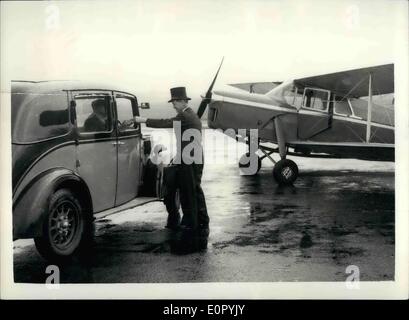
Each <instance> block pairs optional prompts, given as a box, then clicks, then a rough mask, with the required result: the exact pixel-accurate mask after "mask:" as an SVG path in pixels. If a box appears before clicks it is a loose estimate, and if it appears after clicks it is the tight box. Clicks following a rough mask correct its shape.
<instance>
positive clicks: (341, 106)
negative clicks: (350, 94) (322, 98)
mask: <svg viewBox="0 0 409 320" xmlns="http://www.w3.org/2000/svg"><path fill="white" fill-rule="evenodd" d="M334 105H335V113H336V114H340V115H344V116H351V115H352V111H351V108H350V106H349V103H348V100H345V99H344V100H340V101H334Z"/></svg>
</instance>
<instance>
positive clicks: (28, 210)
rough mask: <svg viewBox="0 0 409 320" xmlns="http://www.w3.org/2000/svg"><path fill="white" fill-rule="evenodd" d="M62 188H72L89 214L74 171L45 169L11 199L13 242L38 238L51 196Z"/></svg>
mask: <svg viewBox="0 0 409 320" xmlns="http://www.w3.org/2000/svg"><path fill="white" fill-rule="evenodd" d="M64 186H67V187H72V186H75V189H76V190H74V191H77V190H78V191H81V193H82V194H81V197H82V198H83V199H88V202H87V203H88V206H89V210H90V212H91V213H92V199H91V196H90V192H89V190H88V187H87V186H86V184H85V182H84V181H83V180H82V179H81V177H79V176H78V175H77V174H76V173H75V172H73V171H71V170H68V169H65V168H53V169H49V170H46V171H44V172H42V173H40V174H39V175H37V176H36V177H35V178H34V179H32V180H31V181H30V183H28V185H27V186H26V187H25V188H24V189H23V190H22V191H21V192H20V193H19V194H18V195H16V196H15V200H13V239H14V240H15V239H23V238H33V237H37V236H41V235H42V232H43V228H42V226H43V222H44V218H45V217H46V214H47V210H48V207H49V201H50V197H51V196H52V194H53V193H54V192H55V191H56V190H58V189H60V188H63V187H64Z"/></svg>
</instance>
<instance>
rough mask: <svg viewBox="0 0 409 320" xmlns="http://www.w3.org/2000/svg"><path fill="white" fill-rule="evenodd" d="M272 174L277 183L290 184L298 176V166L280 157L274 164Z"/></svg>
mask: <svg viewBox="0 0 409 320" xmlns="http://www.w3.org/2000/svg"><path fill="white" fill-rule="evenodd" d="M273 175H274V178H275V179H276V181H277V182H278V183H279V184H284V185H288V184H292V183H293V182H294V181H295V179H297V177H298V167H297V165H296V164H295V162H294V161H292V160H289V159H282V160H280V161H278V162H277V163H276V165H275V166H274V169H273Z"/></svg>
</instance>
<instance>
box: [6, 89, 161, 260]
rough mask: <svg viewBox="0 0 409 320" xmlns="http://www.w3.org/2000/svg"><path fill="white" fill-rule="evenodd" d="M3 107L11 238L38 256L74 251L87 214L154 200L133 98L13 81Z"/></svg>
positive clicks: (86, 229) (156, 189)
mask: <svg viewBox="0 0 409 320" xmlns="http://www.w3.org/2000/svg"><path fill="white" fill-rule="evenodd" d="M145 106H146V104H145ZM11 108H12V110H11V111H12V112H11V114H12V170H13V172H12V181H13V182H12V183H13V237H14V239H21V238H34V239H35V244H36V247H37V249H38V251H39V252H40V253H41V255H42V256H43V257H45V258H47V259H59V258H65V257H69V256H71V255H72V254H73V253H74V252H75V251H76V250H78V249H80V248H81V247H82V245H83V244H85V243H86V242H87V241H88V240H89V239H88V236H89V235H90V234H91V231H90V230H91V229H92V228H91V225H92V221H93V215H94V213H98V212H103V211H104V210H109V209H112V208H114V207H118V206H121V205H123V204H125V203H127V202H129V201H131V200H133V199H135V198H136V197H138V195H140V194H142V193H143V194H144V196H150V197H157V198H158V197H159V196H160V193H161V191H160V189H161V186H160V184H158V183H157V181H156V174H152V172H151V173H150V174H149V175H146V168H147V164H148V163H149V160H148V158H149V154H150V152H151V147H150V141H149V137H143V136H142V133H141V128H140V125H138V124H136V123H135V122H134V121H133V117H134V116H136V115H139V110H138V108H139V106H138V101H137V98H136V96H135V95H133V94H130V93H127V92H124V91H121V90H119V89H117V88H113V87H106V86H101V85H97V84H92V83H83V82H78V81H41V82H33V81H13V82H12V94H11ZM150 169H152V163H150ZM154 169H156V171H155V170H154V172H158V173H159V175H160V173H161V172H160V170H158V169H157V168H155V167H154ZM144 180H145V181H144ZM158 181H160V180H158Z"/></svg>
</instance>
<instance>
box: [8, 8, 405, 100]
mask: <svg viewBox="0 0 409 320" xmlns="http://www.w3.org/2000/svg"><path fill="white" fill-rule="evenodd" d="M1 9H2V10H1V32H2V33H1V37H2V38H1V41H2V48H1V56H2V62H3V63H2V69H4V68H5V70H2V75H3V80H4V74H6V75H7V76H8V77H10V78H12V79H35V80H40V79H80V80H85V79H89V80H95V79H96V80H103V81H107V82H114V83H116V84H123V85H125V86H127V87H130V88H132V89H133V91H134V92H135V93H136V94H138V95H139V96H140V97H141V99H142V100H146V101H149V100H151V101H155V100H158V99H159V100H166V99H167V97H168V96H169V88H170V87H172V86H178V85H186V86H187V87H188V93H189V94H190V95H191V96H192V97H193V98H198V97H199V94H200V93H203V92H205V91H206V90H207V87H208V85H209V83H210V81H211V78H212V77H213V74H214V72H215V71H216V69H217V66H218V64H219V62H220V59H221V57H222V56H224V57H225V62H224V66H223V68H222V71H221V73H220V76H219V79H218V84H226V83H237V82H252V81H254V82H255V81H276V80H285V79H288V78H293V77H299V76H306V75H316V74H322V73H327V72H334V71H338V70H345V69H353V68H356V67H363V66H369V65H376V64H384V63H390V62H394V60H395V58H396V54H397V50H398V48H399V41H401V37H402V29H401V28H402V25H403V24H402V21H404V18H405V17H406V13H402V1H369V0H368V1H327V0H326V1H319V0H317V1H209V0H207V1H115V2H114V1H89V2H88V1H85V2H84V1H67V2H65V1H63V2H62V1H59V2H52V1H50V2H48V1H42V2H34V3H33V2H17V3H14V2H6V3H4V2H2V3H1ZM402 14H404V15H403V16H402ZM4 61H6V63H4ZM2 85H3V84H2Z"/></svg>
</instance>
